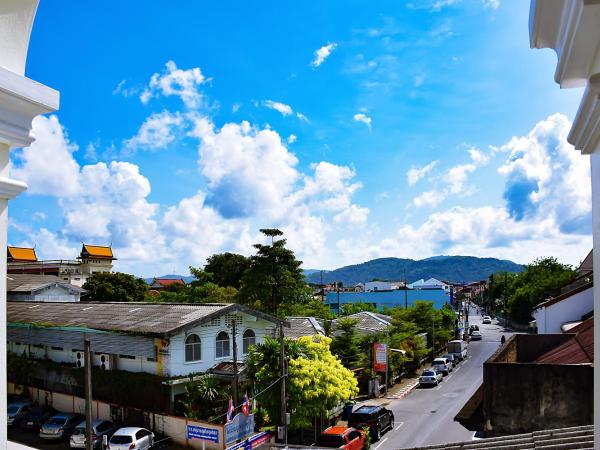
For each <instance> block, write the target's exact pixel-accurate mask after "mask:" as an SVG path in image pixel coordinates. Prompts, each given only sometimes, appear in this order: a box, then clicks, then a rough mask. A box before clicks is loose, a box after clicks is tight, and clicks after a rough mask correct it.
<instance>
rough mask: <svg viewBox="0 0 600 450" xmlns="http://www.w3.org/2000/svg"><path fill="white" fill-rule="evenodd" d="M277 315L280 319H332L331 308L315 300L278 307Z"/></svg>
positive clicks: (309, 299)
mask: <svg viewBox="0 0 600 450" xmlns="http://www.w3.org/2000/svg"><path fill="white" fill-rule="evenodd" d="M303 298H304V297H303ZM279 314H280V315H281V316H282V317H317V318H319V319H325V320H330V319H333V317H334V316H333V313H332V312H331V308H330V307H329V306H327V305H326V304H325V303H323V302H322V301H321V300H320V299H316V298H312V299H311V298H308V299H307V300H306V301H301V302H297V303H284V304H282V305H280V306H279Z"/></svg>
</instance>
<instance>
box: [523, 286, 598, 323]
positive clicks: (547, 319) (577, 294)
mask: <svg viewBox="0 0 600 450" xmlns="http://www.w3.org/2000/svg"><path fill="white" fill-rule="evenodd" d="M589 278H590V280H589V281H588V282H584V283H583V284H581V285H580V286H578V287H576V288H574V289H571V290H569V291H568V292H565V293H563V294H561V295H558V296H556V297H552V298H549V299H548V300H546V301H544V302H542V303H540V304H539V305H537V306H536V307H535V309H534V311H533V318H534V319H535V322H536V326H537V331H538V333H539V334H548V333H561V332H562V331H563V325H565V324H568V323H570V322H580V321H582V320H583V318H584V316H586V315H588V314H590V313H591V312H593V311H594V283H593V282H592V281H591V277H589Z"/></svg>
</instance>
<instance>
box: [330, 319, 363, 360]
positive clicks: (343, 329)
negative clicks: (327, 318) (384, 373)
mask: <svg viewBox="0 0 600 450" xmlns="http://www.w3.org/2000/svg"><path fill="white" fill-rule="evenodd" d="M356 324H358V319H352V318H350V317H344V318H342V319H340V320H337V321H336V322H335V332H334V337H333V341H332V342H331V352H332V353H333V354H335V355H336V356H337V357H338V358H340V360H341V361H342V364H343V365H344V366H345V367H347V368H349V369H354V368H356V367H358V366H359V365H360V362H361V355H364V352H363V351H362V350H361V347H360V339H359V336H358V333H357V332H356Z"/></svg>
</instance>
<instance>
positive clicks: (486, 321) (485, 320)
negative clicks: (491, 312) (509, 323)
mask: <svg viewBox="0 0 600 450" xmlns="http://www.w3.org/2000/svg"><path fill="white" fill-rule="evenodd" d="M481 323H486V324H490V323H492V318H491V317H490V316H483V321H482V322H481Z"/></svg>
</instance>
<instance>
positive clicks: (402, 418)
mask: <svg viewBox="0 0 600 450" xmlns="http://www.w3.org/2000/svg"><path fill="white" fill-rule="evenodd" d="M474 312H475V311H474V310H472V313H471V314H470V316H469V322H470V324H471V325H478V326H479V330H480V331H481V334H482V336H483V339H482V340H481V341H471V342H470V343H469V348H468V358H467V359H466V360H465V361H462V362H461V363H460V364H459V365H458V366H457V367H456V368H455V370H454V371H453V372H452V373H451V374H450V375H448V376H446V377H445V378H444V381H443V382H442V383H440V385H439V386H438V387H432V388H417V389H415V390H414V391H413V392H412V393H410V394H409V395H407V396H406V397H404V398H403V399H400V400H390V403H389V404H388V405H387V408H388V409H391V410H392V411H393V412H394V416H395V424H394V430H393V431H388V432H387V433H386V434H384V435H383V436H382V437H381V439H380V440H379V442H375V443H374V444H373V446H372V447H371V448H372V449H373V450H391V449H399V448H405V447H415V446H424V445H433V444H443V443H448V442H457V441H465V440H470V439H472V437H473V432H472V431H468V430H467V429H465V428H463V427H462V426H461V425H460V424H459V423H458V422H454V416H455V415H456V414H457V413H458V411H460V409H462V407H463V405H464V404H465V402H466V401H467V400H468V399H469V398H470V397H471V396H472V395H473V393H474V392H475V391H476V390H477V388H478V387H479V385H480V384H481V382H482V379H483V363H484V362H485V361H486V360H487V359H488V358H489V357H490V356H491V355H492V354H493V353H494V352H495V351H496V350H497V349H498V347H499V345H500V339H501V337H502V335H504V336H505V337H506V339H508V338H509V336H510V335H511V333H510V332H507V331H506V330H505V329H504V328H503V327H502V326H500V324H499V323H498V321H496V320H493V321H492V324H491V325H483V324H482V323H481V320H482V318H481V316H477V315H475V314H474Z"/></svg>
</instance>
